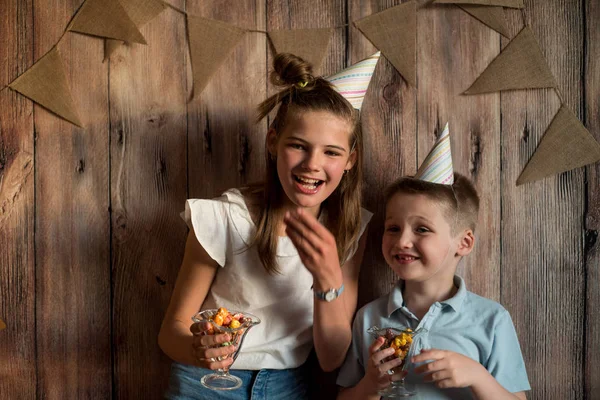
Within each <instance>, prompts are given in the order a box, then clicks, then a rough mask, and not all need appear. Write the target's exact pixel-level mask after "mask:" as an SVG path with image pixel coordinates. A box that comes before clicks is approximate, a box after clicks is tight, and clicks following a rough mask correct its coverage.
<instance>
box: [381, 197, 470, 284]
mask: <svg viewBox="0 0 600 400" xmlns="http://www.w3.org/2000/svg"><path fill="white" fill-rule="evenodd" d="M444 211H445V210H444V209H443V208H442V206H441V205H440V204H438V203H437V202H436V201H435V200H433V199H431V198H429V197H427V196H425V195H422V194H405V193H397V194H395V195H394V196H392V198H390V200H389V201H388V203H387V206H386V219H385V231H384V234H383V240H382V251H383V256H384V258H385V260H386V262H387V263H388V265H389V266H390V267H391V268H392V269H393V270H394V272H395V273H396V275H398V277H399V278H400V279H403V280H405V281H418V282H424V281H428V280H430V279H435V280H439V279H441V280H446V279H449V280H450V281H452V279H453V276H454V272H455V269H456V265H457V263H458V261H459V260H460V256H461V255H462V254H458V252H460V251H459V247H460V242H461V235H454V236H453V234H452V227H451V226H450V224H449V223H448V221H447V216H446V215H445V213H444Z"/></svg>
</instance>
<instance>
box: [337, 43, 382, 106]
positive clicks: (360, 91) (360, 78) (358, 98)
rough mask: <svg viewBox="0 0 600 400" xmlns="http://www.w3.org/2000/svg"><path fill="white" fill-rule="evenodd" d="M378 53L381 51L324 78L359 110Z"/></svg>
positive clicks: (377, 59)
mask: <svg viewBox="0 0 600 400" xmlns="http://www.w3.org/2000/svg"><path fill="white" fill-rule="evenodd" d="M380 55H381V53H380V52H377V53H375V54H373V55H372V56H371V57H369V58H365V59H364V60H361V61H359V62H357V63H356V64H352V65H351V66H349V67H348V68H345V69H343V70H341V71H340V72H338V73H337V74H334V75H331V76H328V77H326V78H325V79H326V80H328V81H329V82H331V84H332V85H333V87H334V88H335V90H336V91H337V92H338V93H340V94H341V95H342V96H344V97H345V98H346V100H348V101H349V102H350V104H352V107H354V108H356V109H357V110H360V108H361V107H362V103H363V100H364V99H365V95H366V93H367V89H368V88H369V82H371V78H372V77H373V71H375V66H376V65H377V61H379V57H380Z"/></svg>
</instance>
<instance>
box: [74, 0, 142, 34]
mask: <svg viewBox="0 0 600 400" xmlns="http://www.w3.org/2000/svg"><path fill="white" fill-rule="evenodd" d="M67 30H69V31H73V32H79V33H84V34H86V35H92V36H100V37H105V38H111V39H118V40H122V41H124V42H136V43H142V44H146V40H145V39H144V36H143V35H142V34H141V33H140V31H139V30H138V28H137V27H136V26H135V24H134V23H133V21H132V20H131V18H129V16H128V15H127V13H126V12H125V9H124V8H123V6H122V5H121V3H119V1H118V0H86V2H85V3H84V4H83V5H82V6H81V8H80V9H79V11H78V12H77V14H76V15H75V17H74V18H73V21H72V22H71V24H70V25H69V27H68V28H67Z"/></svg>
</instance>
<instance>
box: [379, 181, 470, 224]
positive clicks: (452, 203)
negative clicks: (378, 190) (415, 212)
mask: <svg viewBox="0 0 600 400" xmlns="http://www.w3.org/2000/svg"><path fill="white" fill-rule="evenodd" d="M398 193H403V194H420V195H423V196H426V197H428V198H429V199H431V200H433V201H435V202H437V203H439V204H440V205H441V206H442V207H443V209H444V214H445V215H446V219H447V221H448V223H449V224H450V226H451V227H452V231H453V232H454V233H456V232H458V231H459V230H461V229H464V228H470V229H471V230H472V231H473V232H475V227H476V226H477V214H478V212H479V195H478V194H477V189H475V186H473V184H472V183H471V181H470V180H469V179H468V178H467V177H465V176H463V175H461V174H457V173H454V183H453V184H452V185H443V184H439V183H431V182H426V181H422V180H419V179H415V178H413V177H403V178H400V179H398V180H396V181H395V182H394V183H392V184H391V185H389V186H388V187H387V188H386V190H385V203H386V204H387V203H388V202H389V201H390V199H391V198H392V197H393V196H394V195H396V194H398Z"/></svg>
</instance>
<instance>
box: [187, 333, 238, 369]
mask: <svg viewBox="0 0 600 400" xmlns="http://www.w3.org/2000/svg"><path fill="white" fill-rule="evenodd" d="M210 328H211V325H210V324H209V323H208V322H204V321H203V322H197V323H195V324H193V325H192V326H191V327H190V331H191V332H192V334H193V335H194V338H193V341H192V354H193V356H194V359H195V360H196V364H195V365H196V366H197V367H201V368H208V369H212V370H216V369H226V368H227V367H229V366H230V365H231V364H232V363H233V358H232V357H230V356H231V355H232V354H233V353H234V352H235V350H236V349H235V346H233V345H229V346H220V345H222V344H223V343H227V342H229V341H230V340H231V338H230V337H229V335H228V334H226V333H221V334H218V335H213V334H210V333H209V331H210Z"/></svg>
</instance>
